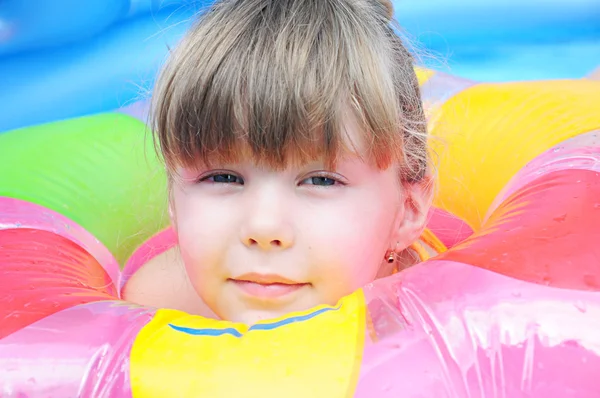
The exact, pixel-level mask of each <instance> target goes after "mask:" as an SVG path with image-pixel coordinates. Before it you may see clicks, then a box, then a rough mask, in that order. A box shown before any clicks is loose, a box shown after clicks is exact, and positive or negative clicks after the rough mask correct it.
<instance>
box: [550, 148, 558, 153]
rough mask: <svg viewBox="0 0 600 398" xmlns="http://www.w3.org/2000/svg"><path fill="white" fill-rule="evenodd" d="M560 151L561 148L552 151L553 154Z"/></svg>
mask: <svg viewBox="0 0 600 398" xmlns="http://www.w3.org/2000/svg"><path fill="white" fill-rule="evenodd" d="M559 151H560V147H556V148H554V149H552V152H554V153H556V152H559Z"/></svg>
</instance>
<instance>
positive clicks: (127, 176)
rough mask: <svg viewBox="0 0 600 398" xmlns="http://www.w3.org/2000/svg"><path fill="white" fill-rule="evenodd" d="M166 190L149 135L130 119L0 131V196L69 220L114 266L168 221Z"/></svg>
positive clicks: (100, 119) (111, 116) (114, 115)
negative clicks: (101, 248)
mask: <svg viewBox="0 0 600 398" xmlns="http://www.w3.org/2000/svg"><path fill="white" fill-rule="evenodd" d="M166 192H167V190H166V176H165V173H164V168H163V166H162V164H161V162H160V161H159V159H158V158H157V156H156V154H155V152H154V148H153V144H152V137H151V134H150V132H149V130H148V128H147V127H146V125H145V124H144V123H142V122H141V121H139V120H138V119H135V118H133V117H130V116H127V115H123V114H118V113H107V114H101V115H95V116H89V117H83V118H77V119H71V120H66V121H60V122H54V123H49V124H44V125H37V126H33V127H27V128H23V129H19V130H13V131H9V132H6V133H4V134H1V135H0V196H9V197H13V198H18V199H23V200H27V201H30V202H34V203H37V204H39V205H42V206H45V207H47V208H49V209H52V210H54V211H56V212H59V213H61V214H63V215H65V216H66V217H69V218H70V219H72V220H73V221H75V222H77V223H78V224H80V225H81V226H83V227H84V228H85V229H87V230H88V231H90V232H91V233H92V234H94V236H96V238H98V239H99V240H100V241H101V242H102V243H103V244H104V245H106V247H107V248H108V249H109V250H110V251H111V252H112V253H113V255H114V256H115V257H116V258H117V260H118V261H119V263H120V264H121V265H123V264H124V262H125V261H126V260H127V258H128V257H129V256H130V255H131V254H132V252H133V251H134V250H135V248H136V247H138V246H139V245H140V244H141V243H142V242H143V241H144V240H146V239H147V238H148V237H150V236H151V235H153V234H154V233H156V232H157V231H159V230H161V229H162V228H164V227H165V226H166V225H167V223H168V215H167V194H166Z"/></svg>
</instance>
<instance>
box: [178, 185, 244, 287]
mask: <svg viewBox="0 0 600 398" xmlns="http://www.w3.org/2000/svg"><path fill="white" fill-rule="evenodd" d="M222 206H223V204H222V203H219V202H218V201H214V200H206V199H205V198H202V199H200V198H198V197H197V195H194V193H189V192H182V191H181V190H174V192H173V194H172V208H173V219H174V227H175V228H176V232H177V236H178V241H179V248H180V250H181V256H182V258H183V261H184V264H185V267H186V270H187V273H188V275H189V277H190V279H191V280H192V283H193V284H194V286H196V285H197V284H198V283H201V282H202V281H206V280H207V279H208V278H210V277H211V276H213V275H219V274H220V272H218V271H219V270H220V265H221V264H222V263H223V258H224V256H225V255H226V252H227V250H226V249H227V244H228V242H229V241H230V240H231V238H232V237H231V230H232V228H231V222H230V220H229V218H230V217H229V215H230V212H226V211H223V209H222Z"/></svg>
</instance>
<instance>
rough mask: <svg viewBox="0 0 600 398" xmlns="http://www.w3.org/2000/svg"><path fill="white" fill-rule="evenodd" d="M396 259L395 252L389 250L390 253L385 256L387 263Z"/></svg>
mask: <svg viewBox="0 0 600 398" xmlns="http://www.w3.org/2000/svg"><path fill="white" fill-rule="evenodd" d="M395 259H396V253H395V252H393V251H391V250H390V254H389V255H388V257H387V262H388V264H391V263H393V262H394V260H395Z"/></svg>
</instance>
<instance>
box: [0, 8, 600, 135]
mask: <svg viewBox="0 0 600 398" xmlns="http://www.w3.org/2000/svg"><path fill="white" fill-rule="evenodd" d="M209 3H210V2H209V1H197V0H196V1H194V0H85V1H83V0H3V1H0V133H1V132H3V131H6V130H9V129H14V128H18V127H24V126H29V125H32V124H38V123H43V122H49V121H53V120H58V119H64V118H69V117H75V116H81V115H86V114H91V113H97V112H103V111H109V110H113V109H116V108H119V107H122V106H125V105H128V104H131V103H133V102H135V101H136V100H138V99H140V98H144V97H146V96H147V95H148V93H149V92H150V91H151V89H152V85H153V82H154V78H155V76H156V73H157V70H158V68H159V67H160V65H161V63H162V62H163V61H164V59H165V57H166V55H167V53H168V46H174V45H175V44H176V43H177V41H178V39H179V38H180V37H181V35H182V34H183V33H184V32H185V30H186V29H187V28H188V27H189V26H190V20H191V19H192V18H193V15H194V14H195V13H196V12H198V11H200V10H201V9H202V8H203V7H205V6H207V5H208V4H209ZM395 6H396V18H397V19H398V20H399V22H400V24H401V25H402V26H403V28H404V29H405V31H406V32H405V33H406V35H407V36H408V37H409V38H411V39H412V40H413V41H414V42H415V43H416V45H417V49H418V51H417V52H418V54H419V56H420V57H421V60H422V63H424V64H425V65H427V66H430V67H434V68H436V69H439V70H442V71H444V72H448V73H453V74H457V75H460V76H463V77H467V78H471V79H474V80H482V81H511V80H529V79H561V78H580V77H583V76H585V75H587V74H588V73H590V72H591V71H592V70H593V69H594V68H595V67H596V66H599V65H600V0H520V1H518V0H487V1H485V0H398V1H396V2H395Z"/></svg>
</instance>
